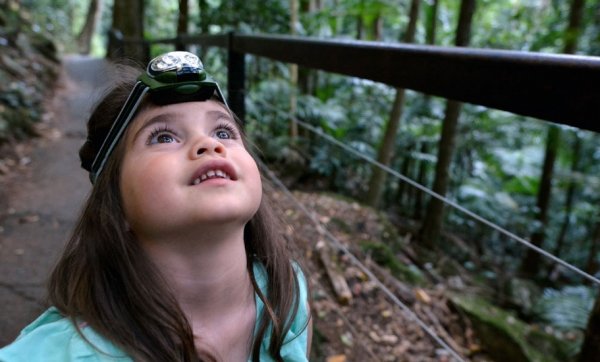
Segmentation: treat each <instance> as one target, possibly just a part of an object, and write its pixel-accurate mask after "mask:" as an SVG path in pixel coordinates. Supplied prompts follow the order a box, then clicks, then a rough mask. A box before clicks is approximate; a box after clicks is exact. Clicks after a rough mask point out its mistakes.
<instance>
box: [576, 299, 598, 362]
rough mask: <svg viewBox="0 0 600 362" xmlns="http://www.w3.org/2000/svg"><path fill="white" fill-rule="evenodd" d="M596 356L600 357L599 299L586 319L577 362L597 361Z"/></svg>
mask: <svg viewBox="0 0 600 362" xmlns="http://www.w3.org/2000/svg"><path fill="white" fill-rule="evenodd" d="M598 356H600V297H599V298H597V299H596V302H595V303H594V308H593V309H592V313H591V314H590V318H589V319H588V324H587V328H586V330H585V337H584V340H583V345H582V346H581V351H580V353H579V358H578V360H579V362H590V361H597V360H598Z"/></svg>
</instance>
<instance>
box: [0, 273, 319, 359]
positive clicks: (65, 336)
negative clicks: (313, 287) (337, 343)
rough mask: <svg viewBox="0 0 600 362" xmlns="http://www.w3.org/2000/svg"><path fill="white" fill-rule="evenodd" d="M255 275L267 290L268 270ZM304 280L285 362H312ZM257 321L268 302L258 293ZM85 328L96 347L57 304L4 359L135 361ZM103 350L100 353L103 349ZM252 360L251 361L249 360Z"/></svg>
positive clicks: (2, 353)
mask: <svg viewBox="0 0 600 362" xmlns="http://www.w3.org/2000/svg"><path fill="white" fill-rule="evenodd" d="M254 275H255V277H256V281H257V283H258V285H259V287H260V289H261V291H263V292H266V282H267V281H266V273H265V271H264V269H263V267H262V266H261V265H260V264H258V263H255V264H254ZM298 279H299V281H300V304H299V306H298V313H297V314H296V316H295V317H294V321H293V323H292V326H291V328H290V330H289V331H288V332H287V334H286V336H285V342H284V345H283V346H282V348H281V356H282V357H283V359H284V361H290V362H300V361H308V359H307V356H306V351H307V346H308V328H307V323H308V319H309V310H308V296H307V287H306V280H305V279H304V276H303V275H302V273H301V272H300V271H298ZM255 301H256V315H257V318H256V320H257V324H256V325H255V327H254V328H255V331H256V329H257V328H258V321H259V316H260V315H261V313H262V311H263V308H264V304H263V302H262V301H261V300H260V298H258V295H255ZM80 327H81V331H82V333H83V334H84V335H85V337H86V338H87V339H88V340H89V341H90V342H91V343H92V344H93V345H94V346H96V348H97V349H96V348H94V347H92V346H91V345H90V344H89V343H87V342H86V341H85V340H84V339H83V338H82V337H81V336H80V335H79V333H77V331H76V329H75V326H74V325H73V324H72V322H71V321H70V320H69V319H68V318H65V317H64V316H63V315H61V314H60V313H59V311H58V309H56V308H55V307H50V308H49V309H48V310H46V311H45V312H44V313H43V314H42V315H41V316H39V317H38V318H37V319H36V320H35V321H34V322H33V323H31V324H30V325H28V326H27V327H25V328H24V329H23V330H22V331H21V334H20V335H19V337H17V339H16V340H15V341H14V342H13V343H12V344H9V345H8V346H6V347H4V348H2V349H0V362H19V361H23V362H25V361H27V362H38V361H44V362H52V361H57V362H59V361H60V362H63V361H65V362H67V361H78V362H79V361H86V362H87V361H89V362H92V361H98V362H109V361H110V362H117V361H118V362H125V361H127V362H130V361H133V360H132V359H131V358H130V357H128V356H127V355H125V353H124V352H123V351H121V350H120V349H119V348H117V347H116V346H115V345H114V344H112V343H111V342H110V341H108V340H107V339H106V338H104V337H102V336H101V335H99V334H98V333H96V332H95V331H94V330H93V329H92V328H91V327H87V326H86V325H85V323H81V324H80ZM268 347H269V334H268V333H267V335H266V338H265V339H264V340H263V341H262V343H261V349H260V361H261V362H262V361H273V359H272V358H271V357H270V356H269V354H268ZM99 350H100V351H101V352H100V351H99ZM249 361H250V360H249Z"/></svg>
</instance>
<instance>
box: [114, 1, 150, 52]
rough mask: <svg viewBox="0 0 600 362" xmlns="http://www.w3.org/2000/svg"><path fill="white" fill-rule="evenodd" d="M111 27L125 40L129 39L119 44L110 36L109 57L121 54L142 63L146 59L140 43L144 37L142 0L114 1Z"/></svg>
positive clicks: (144, 50)
mask: <svg viewBox="0 0 600 362" xmlns="http://www.w3.org/2000/svg"><path fill="white" fill-rule="evenodd" d="M112 29H113V30H116V31H118V32H120V33H121V34H122V35H123V37H124V38H125V39H126V40H130V41H127V42H125V43H123V44H119V43H118V42H115V41H114V39H113V38H110V41H109V44H108V53H107V55H108V56H109V57H115V56H118V55H122V56H124V57H127V58H131V59H135V60H138V61H141V62H142V63H144V62H145V61H146V60H147V59H146V58H147V57H148V54H146V49H144V47H143V45H142V43H141V41H142V39H143V38H144V0H119V1H115V2H114V5H113V20H112ZM131 40H133V41H131ZM119 48H120V49H119Z"/></svg>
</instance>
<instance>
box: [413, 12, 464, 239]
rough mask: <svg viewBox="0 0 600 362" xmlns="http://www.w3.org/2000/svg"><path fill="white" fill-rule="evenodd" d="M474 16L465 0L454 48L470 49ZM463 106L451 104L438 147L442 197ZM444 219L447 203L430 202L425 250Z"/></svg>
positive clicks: (436, 187) (436, 188) (437, 175)
mask: <svg viewBox="0 0 600 362" xmlns="http://www.w3.org/2000/svg"><path fill="white" fill-rule="evenodd" d="M474 13H475V0H462V1H461V3H460V14H459V17H458V26H457V29H456V38H455V41H454V44H455V45H456V46H459V47H464V46H468V45H469V41H470V37H471V24H472V22H473V14H474ZM461 108H462V103H461V102H457V101H453V100H448V101H447V102H446V113H445V116H444V121H443V124H442V135H441V138H440V141H439V143H438V145H439V146H438V154H437V163H436V166H435V178H434V181H433V188H432V190H433V191H434V192H436V193H438V194H440V195H442V196H445V195H446V191H447V188H448V183H449V182H448V181H449V180H448V178H449V175H448V174H449V170H450V164H451V162H452V156H453V154H454V148H455V146H454V145H455V142H456V133H457V127H458V118H459V115H460V111H461ZM443 218H444V203H443V202H442V201H440V200H438V199H437V198H431V199H430V200H429V203H428V204H427V211H426V213H425V219H424V220H423V225H422V226H421V230H420V233H419V234H420V239H421V242H422V243H423V245H424V246H425V247H428V248H433V247H434V246H435V245H436V244H437V241H438V239H439V236H440V233H441V229H442V221H443Z"/></svg>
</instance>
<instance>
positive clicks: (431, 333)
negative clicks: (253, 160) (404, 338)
mask: <svg viewBox="0 0 600 362" xmlns="http://www.w3.org/2000/svg"><path fill="white" fill-rule="evenodd" d="M257 163H258V164H259V167H260V168H261V169H263V171H264V172H265V173H266V174H267V176H268V177H269V179H270V180H271V181H272V182H273V183H274V184H275V185H277V187H279V189H281V191H282V192H283V193H284V194H285V195H286V196H287V197H288V198H289V199H290V200H291V201H292V202H293V203H294V204H295V205H296V206H297V207H298V208H299V209H300V210H301V211H302V212H303V213H304V214H305V215H306V217H308V218H309V219H310V220H311V222H312V223H313V224H314V225H315V228H317V230H319V231H322V232H323V234H324V235H325V236H327V238H328V239H329V240H330V241H331V242H332V243H333V245H334V246H335V247H336V248H337V249H338V250H341V251H342V252H343V253H344V254H346V256H347V257H348V258H349V259H350V261H351V262H352V263H353V264H354V265H356V266H357V267H358V268H359V269H360V270H361V271H362V272H363V273H365V275H367V276H368V277H369V280H371V281H372V282H373V283H375V285H376V286H377V287H378V288H379V289H380V290H381V291H382V292H383V293H384V294H385V295H387V297H388V298H390V300H391V301H392V302H393V303H394V304H396V305H397V306H398V307H400V309H401V310H403V311H404V312H405V313H406V314H407V315H408V317H409V318H411V319H412V320H413V321H414V322H415V323H417V324H418V325H419V327H421V328H422V329H423V330H424V331H425V333H427V334H428V335H429V336H430V337H431V338H432V339H433V340H434V341H435V342H437V343H438V344H439V345H440V346H442V347H443V348H444V349H445V350H446V351H448V353H450V354H451V355H452V357H454V358H455V359H456V360H458V361H461V362H464V361H465V360H464V359H463V358H462V357H461V356H460V355H459V354H458V353H457V352H456V351H454V350H453V349H452V348H451V347H450V346H449V345H448V344H447V343H446V342H445V341H444V340H443V339H442V338H441V337H439V336H438V335H437V334H436V333H435V332H434V331H433V330H432V329H431V328H430V327H429V326H428V325H427V324H426V323H425V322H423V321H422V320H421V319H420V318H419V316H417V315H416V314H415V312H413V311H412V310H411V309H410V308H409V307H408V306H407V305H406V304H404V303H402V301H401V300H400V299H398V297H396V295H395V294H394V293H393V292H392V291H390V290H389V289H388V288H387V287H386V286H385V285H384V284H383V282H381V281H380V280H379V279H378V278H377V277H376V276H375V274H373V272H371V270H370V269H369V268H368V267H366V266H365V265H364V264H363V263H362V262H361V261H360V260H359V259H358V258H357V257H356V256H354V254H352V252H350V250H348V248H347V247H345V246H344V245H343V244H342V243H341V242H340V241H339V240H338V239H337V238H336V237H335V236H334V235H333V234H332V233H331V232H329V230H327V228H326V227H325V226H324V225H323V224H322V223H321V222H320V221H319V220H317V219H316V218H315V216H314V215H313V214H312V213H311V212H310V211H309V210H308V209H307V208H306V207H305V206H304V205H303V204H302V203H301V202H300V201H299V200H298V199H297V198H296V197H295V196H294V195H293V194H292V192H291V191H290V190H289V189H288V188H287V187H286V186H285V185H284V184H283V182H282V181H281V180H279V178H277V176H275V174H274V173H273V172H272V171H271V170H270V169H269V168H268V167H267V166H266V165H265V164H264V163H263V162H262V161H261V160H257Z"/></svg>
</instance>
